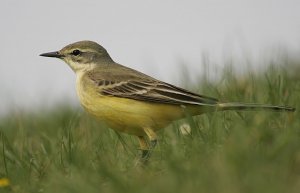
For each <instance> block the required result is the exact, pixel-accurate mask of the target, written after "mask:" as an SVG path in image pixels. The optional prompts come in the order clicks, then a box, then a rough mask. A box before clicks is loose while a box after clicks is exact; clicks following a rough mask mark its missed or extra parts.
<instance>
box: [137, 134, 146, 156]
mask: <svg viewBox="0 0 300 193" xmlns="http://www.w3.org/2000/svg"><path fill="white" fill-rule="evenodd" d="M138 139H139V143H140V150H141V151H142V153H141V157H140V161H143V160H146V159H147V155H148V151H149V145H148V143H147V141H146V139H145V137H144V136H138Z"/></svg>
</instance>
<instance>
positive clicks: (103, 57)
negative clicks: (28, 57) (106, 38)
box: [40, 41, 113, 72]
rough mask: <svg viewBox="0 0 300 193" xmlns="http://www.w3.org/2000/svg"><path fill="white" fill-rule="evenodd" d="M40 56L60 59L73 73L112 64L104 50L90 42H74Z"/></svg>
mask: <svg viewBox="0 0 300 193" xmlns="http://www.w3.org/2000/svg"><path fill="white" fill-rule="evenodd" d="M40 56H44V57H54V58H59V59H62V60H63V61H65V62H66V63H67V64H68V65H69V66H70V67H71V68H72V69H73V71H75V72H77V71H81V70H88V69H91V68H94V67H97V66H99V65H106V64H109V63H110V62H113V60H112V59H111V57H110V56H109V54H108V53H107V51H106V49H105V48H103V47H102V46H101V45H99V44H97V43H96V42H92V41H80V42H75V43H73V44H70V45H67V46H65V47H64V48H62V49H61V50H59V51H55V52H48V53H44V54H40Z"/></svg>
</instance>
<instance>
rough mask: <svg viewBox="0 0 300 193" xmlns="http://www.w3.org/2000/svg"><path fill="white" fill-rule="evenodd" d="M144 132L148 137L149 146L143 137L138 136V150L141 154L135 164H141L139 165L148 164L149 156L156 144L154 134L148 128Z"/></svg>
mask: <svg viewBox="0 0 300 193" xmlns="http://www.w3.org/2000/svg"><path fill="white" fill-rule="evenodd" d="M144 131H145V133H146V134H147V136H148V137H149V140H150V144H148V143H147V140H146V139H145V137H144V136H138V139H139V143H140V149H141V151H142V152H141V155H140V157H139V160H138V162H137V164H141V165H146V164H147V163H148V160H149V158H150V156H151V152H152V150H153V149H154V148H155V146H156V144H157V135H156V133H155V132H154V131H153V130H152V129H150V128H145V129H144Z"/></svg>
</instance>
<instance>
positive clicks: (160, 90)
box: [100, 81, 218, 105]
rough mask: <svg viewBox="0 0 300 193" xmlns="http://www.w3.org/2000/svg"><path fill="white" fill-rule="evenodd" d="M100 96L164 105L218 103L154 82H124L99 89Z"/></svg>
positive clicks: (211, 99)
mask: <svg viewBox="0 0 300 193" xmlns="http://www.w3.org/2000/svg"><path fill="white" fill-rule="evenodd" d="M100 92H101V94H103V95H109V96H115V97H123V98H129V99H135V100H140V101H146V102H155V103H165V104H176V105H181V104H197V105H214V104H216V103H217V102H218V101H217V100H216V99H214V98H209V97H204V96H201V95H197V94H195V93H192V92H189V91H187V90H184V89H181V88H178V87H175V86H173V85H170V84H167V83H164V82H156V81H143V82H142V81H126V82H120V83H116V84H114V85H111V86H110V87H107V88H102V89H101V91H100Z"/></svg>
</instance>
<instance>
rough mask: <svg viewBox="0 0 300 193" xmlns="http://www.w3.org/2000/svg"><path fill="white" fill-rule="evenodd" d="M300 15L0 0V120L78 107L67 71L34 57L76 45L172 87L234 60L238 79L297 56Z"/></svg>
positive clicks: (207, 4) (154, 3)
mask: <svg viewBox="0 0 300 193" xmlns="http://www.w3.org/2000/svg"><path fill="white" fill-rule="evenodd" d="M299 10H300V1H297V0H251V1H250V0H248V1H242V0H227V1H221V0H197V1H196V0H186V1H179V0H175V1H174V0H173V1H170V0H165V1H159V0H151V1H139V0H127V1H115V0H110V1H96V0H90V1H86V0H84V1H83V0H78V1H71V0H51V1H41V0H27V1H17V0H2V1H1V6H0V21H1V36H0V42H1V47H0V49H1V55H0V56H1V57H0V88H1V89H0V101H1V106H0V114H4V113H7V112H9V111H12V110H21V109H29V110H30V109H36V108H38V107H47V106H51V105H53V104H55V103H59V102H62V101H68V102H69V103H71V104H78V102H77V98H76V91H75V75H74V73H73V72H72V71H71V69H69V67H68V66H67V65H66V64H64V63H63V62H62V61H59V60H56V59H50V58H42V57H39V54H40V53H44V52H48V51H56V50H59V49H61V48H62V47H63V46H65V45H67V44H69V43H72V42H75V41H79V40H93V41H96V42H98V43H100V44H101V45H103V46H104V47H105V48H106V49H107V50H108V52H109V53H110V55H111V56H112V58H113V59H114V60H115V61H116V62H119V63H121V64H123V65H126V66H128V67H131V68H134V69H137V70H139V71H142V72H144V73H146V74H149V75H151V76H154V77H155V78H158V79H161V80H163V81H167V82H170V83H173V84H176V85H180V84H181V80H180V78H178V77H182V76H183V73H184V75H185V76H187V75H188V77H186V78H188V79H191V80H193V79H195V78H196V79H197V78H199V76H201V74H205V73H206V72H203V69H207V64H209V65H211V67H209V68H211V70H210V71H209V74H208V76H210V77H212V78H217V75H218V73H219V72H218V71H221V70H222V68H223V67H224V65H226V62H227V61H230V60H231V59H234V60H235V62H234V63H231V64H234V67H235V68H236V69H237V70H238V71H240V72H243V71H244V70H248V69H255V70H257V71H259V70H263V69H264V67H266V66H265V64H264V61H265V60H266V59H268V57H271V58H273V59H274V56H277V55H280V54H282V53H285V54H286V53H288V54H289V55H291V56H293V57H296V56H297V55H299V53H300V11H299ZM275 59H276V57H275ZM249 61H251V62H249ZM205 65H206V67H205V68H204V66H205ZM183 69H184V72H183Z"/></svg>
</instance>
